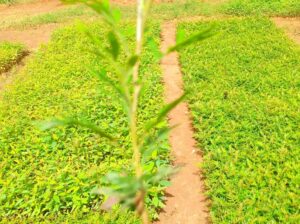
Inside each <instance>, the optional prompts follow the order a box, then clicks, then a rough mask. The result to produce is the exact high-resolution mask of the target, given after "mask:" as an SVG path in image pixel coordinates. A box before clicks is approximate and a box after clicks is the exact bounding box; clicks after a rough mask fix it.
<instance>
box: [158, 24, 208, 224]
mask: <svg viewBox="0 0 300 224" xmlns="http://www.w3.org/2000/svg"><path fill="white" fill-rule="evenodd" d="M175 36H176V25H175V23H174V22H166V23H165V24H164V25H163V28H162V50H166V49H167V47H168V46H170V45H173V44H175ZM161 66H162V70H163V74H164V83H165V98H166V101H167V102H171V101H173V100H175V99H177V98H178V97H180V96H181V95H182V94H183V90H182V86H183V81H182V74H181V71H180V65H179V62H178V55H177V53H173V54H170V55H168V56H167V57H165V58H164V59H163V60H162V62H161ZM168 118H169V124H170V126H173V125H177V124H179V125H180V126H179V127H177V128H175V129H173V130H172V131H171V134H170V138H169V141H170V144H171V148H172V154H173V156H174V165H175V166H180V167H181V169H180V171H179V172H178V173H177V174H176V175H175V176H174V177H173V178H172V180H171V181H172V185H171V187H169V188H168V189H167V190H166V194H167V201H166V207H165V208H164V210H163V211H162V212H161V214H160V217H159V221H158V222H156V223H157V224H187V223H188V224H204V223H205V224H206V223H209V221H208V219H209V210H208V200H207V198H206V196H205V195H204V191H205V187H204V183H203V181H202V174H201V171H200V169H199V163H200V162H201V161H202V157H201V155H200V154H199V152H200V151H199V149H197V148H196V141H195V140H194V138H193V135H194V132H193V127H192V122H191V120H190V117H189V109H188V106H187V104H186V103H181V104H180V105H178V106H177V107H176V108H175V109H174V110H173V111H172V112H171V113H170V114H169V117H168Z"/></svg>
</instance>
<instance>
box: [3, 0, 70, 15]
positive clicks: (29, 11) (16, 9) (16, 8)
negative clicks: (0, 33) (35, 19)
mask: <svg viewBox="0 0 300 224" xmlns="http://www.w3.org/2000/svg"><path fill="white" fill-rule="evenodd" d="M63 7H66V6H65V5H63V4H62V3H61V2H60V1H59V0H41V1H38V2H32V3H26V4H17V5H1V6H0V17H3V18H4V17H7V16H18V17H21V16H32V15H35V14H41V13H47V12H52V11H55V10H57V9H61V8H63Z"/></svg>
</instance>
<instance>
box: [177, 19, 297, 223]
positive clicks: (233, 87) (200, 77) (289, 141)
mask: <svg viewBox="0 0 300 224" xmlns="http://www.w3.org/2000/svg"><path fill="white" fill-rule="evenodd" d="M215 23H216V24H217V28H216V29H217V30H219V33H218V34H217V35H215V36H214V37H212V38H209V39H208V40H206V41H205V42H203V44H201V45H200V44H199V45H198V46H194V47H192V48H189V49H186V50H183V51H182V52H181V58H180V59H181V63H182V70H183V72H184V80H185V87H186V90H188V91H190V92H191V93H190V94H189V99H188V100H189V104H190V108H191V111H192V115H193V118H194V126H195V128H196V138H197V140H198V142H199V145H200V147H201V148H202V149H203V151H204V154H205V163H204V170H205V175H206V178H207V179H206V181H207V186H208V194H209V196H210V198H211V200H212V207H211V214H212V218H213V222H214V223H224V224H227V223H289V224H292V223H295V224H296V223H299V220H300V216H299V215H300V214H299V209H298V208H299V207H298V206H299V203H300V198H299V194H298V193H299V170H300V166H299V164H300V163H299V160H300V157H299V155H300V151H299V149H300V143H299V139H300V135H299V123H300V113H299V104H300V98H299V90H300V85H299V80H300V76H299V75H300V64H299V60H300V49H299V47H297V46H296V45H295V44H294V43H292V42H291V41H290V40H288V38H287V37H286V36H285V35H284V33H283V32H281V31H279V30H278V29H277V28H275V26H274V24H272V23H271V22H270V21H269V20H267V19H261V18H248V19H232V20H228V21H216V22H215ZM210 24H211V23H209V24H207V23H204V22H198V23H195V22H194V23H183V24H181V25H180V26H179V30H180V32H182V31H185V32H186V33H187V34H192V33H194V32H195V31H196V30H201V29H204V28H206V27H207V26H209V25H210Z"/></svg>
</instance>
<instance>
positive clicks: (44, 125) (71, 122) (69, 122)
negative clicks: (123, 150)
mask: <svg viewBox="0 0 300 224" xmlns="http://www.w3.org/2000/svg"><path fill="white" fill-rule="evenodd" d="M38 126H39V127H40V129H41V130H48V129H51V128H55V127H59V126H80V127H84V128H88V129H90V130H92V131H93V132H95V133H96V134H98V135H100V136H101V137H104V138H108V139H109V140H115V138H114V137H112V136H111V135H109V134H107V133H106V132H105V131H104V130H102V129H100V128H99V127H97V126H96V125H94V124H92V123H90V122H88V121H79V120H75V119H65V120H58V119H55V120H51V121H44V122H39V123H38Z"/></svg>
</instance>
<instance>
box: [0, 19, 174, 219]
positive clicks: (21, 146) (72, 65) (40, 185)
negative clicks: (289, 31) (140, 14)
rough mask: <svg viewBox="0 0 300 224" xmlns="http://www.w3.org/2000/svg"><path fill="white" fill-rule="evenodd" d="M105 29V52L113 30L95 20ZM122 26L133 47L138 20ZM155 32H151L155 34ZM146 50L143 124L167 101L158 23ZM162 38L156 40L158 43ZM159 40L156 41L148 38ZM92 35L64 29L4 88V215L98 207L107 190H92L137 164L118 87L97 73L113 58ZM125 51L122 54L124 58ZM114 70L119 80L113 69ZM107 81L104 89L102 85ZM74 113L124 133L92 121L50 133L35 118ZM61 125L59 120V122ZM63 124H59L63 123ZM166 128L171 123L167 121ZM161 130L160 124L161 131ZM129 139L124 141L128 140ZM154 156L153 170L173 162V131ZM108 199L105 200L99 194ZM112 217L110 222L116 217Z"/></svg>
mask: <svg viewBox="0 0 300 224" xmlns="http://www.w3.org/2000/svg"><path fill="white" fill-rule="evenodd" d="M89 30H91V32H93V34H96V35H98V37H99V38H100V44H101V45H102V49H99V50H100V51H102V52H103V51H105V50H106V49H107V47H109V42H107V41H105V39H106V38H105V37H106V35H107V34H108V29H107V28H106V27H104V26H103V25H100V24H91V25H89ZM121 30H122V32H123V33H124V35H125V36H126V38H128V39H129V41H130V43H131V44H132V45H131V46H129V47H130V48H132V47H133V44H134V26H133V25H132V24H131V23H126V24H123V25H122V27H121ZM149 37H151V38H149ZM146 40H147V41H146V49H148V50H145V51H144V53H143V55H142V57H141V68H140V72H141V77H142V79H143V81H144V89H143V94H142V96H141V102H140V104H141V107H142V108H143V110H141V112H140V113H139V114H138V116H139V122H140V123H141V125H143V124H145V123H146V122H147V121H148V120H151V119H153V118H154V117H153V116H154V115H155V114H157V113H158V111H159V108H160V107H161V106H162V105H163V100H162V95H163V94H162V90H163V88H162V83H161V77H160V68H159V65H158V64H157V63H155V60H154V59H153V58H154V54H153V52H152V51H151V50H149V49H153V43H155V45H156V48H157V49H158V43H159V28H158V26H157V25H156V24H153V25H151V26H150V27H149V30H148V31H147V33H146ZM153 41H154V42H153ZM148 42H149V43H150V42H151V48H150V47H149V45H148ZM87 48H90V49H92V48H93V44H92V42H91V40H90V39H89V38H88V37H87V36H86V35H85V34H83V33H82V32H79V31H78V29H77V26H75V25H74V26H71V27H67V28H64V29H62V30H60V31H57V32H56V33H55V34H54V35H53V40H52V41H51V43H50V44H49V45H48V46H46V47H43V48H42V49H40V51H39V52H38V53H37V54H36V55H35V57H34V58H33V60H32V61H30V62H29V64H28V65H27V66H26V68H25V71H24V72H23V73H22V74H20V75H19V76H18V78H17V80H16V81H15V82H14V84H13V85H12V86H11V87H10V88H9V89H8V90H7V91H6V92H4V93H3V97H2V98H3V99H2V100H1V102H0V132H1V135H0V148H1V151H0V154H1V155H0V169H1V171H3V172H1V175H0V189H1V198H0V204H1V206H0V217H1V218H4V217H12V216H16V215H17V216H20V217H22V218H24V217H27V216H29V217H33V218H32V219H35V218H36V219H40V218H41V217H43V216H45V217H47V216H49V217H53V216H54V217H56V216H57V218H58V219H59V217H61V216H62V213H68V212H69V213H74V212H78V211H80V212H81V213H83V214H84V213H89V212H90V211H91V209H98V208H99V204H100V203H101V200H102V199H103V198H102V196H98V195H94V194H91V191H92V189H93V188H95V187H97V185H101V184H102V183H103V181H102V180H101V177H103V176H104V175H105V174H106V173H107V172H108V171H131V156H132V154H131V151H130V150H128V148H129V147H130V141H129V139H128V128H127V126H126V125H125V124H126V122H127V118H126V114H125V113H124V111H123V109H122V106H121V104H120V102H118V101H117V100H115V98H118V96H117V93H116V92H115V91H112V88H111V87H110V86H108V85H107V84H106V83H103V82H102V81H99V79H98V78H97V77H96V76H94V74H92V73H91V71H90V70H89V69H88V68H93V69H94V70H99V69H105V70H106V71H111V70H112V71H113V69H112V68H110V67H109V63H108V61H107V60H106V59H103V60H101V61H99V60H98V59H97V60H96V57H95V55H94V54H93V53H92V52H85V49H87ZM123 56H124V55H123V53H122V55H120V57H123ZM108 75H109V76H110V77H111V78H112V79H113V80H114V79H115V78H116V77H114V75H113V73H111V72H109V73H108ZM99 85H100V88H99ZM66 116H68V117H69V116H71V117H73V118H74V119H75V120H76V119H77V118H83V119H84V120H86V121H87V122H91V123H94V124H96V125H97V126H99V127H101V128H102V129H103V130H104V131H105V133H107V134H109V135H112V136H114V137H117V139H118V140H117V141H118V142H117V143H116V144H109V142H108V141H107V140H105V139H104V138H99V137H97V136H96V135H95V134H93V133H91V132H90V131H89V130H88V129H87V128H82V127H77V126H76V127H74V126H70V127H59V128H56V129H53V130H50V131H47V132H43V131H39V130H38V129H37V128H36V127H34V126H33V125H30V124H31V122H32V121H35V120H47V118H53V117H66ZM51 125H53V124H51ZM56 125H57V123H56ZM160 125H162V127H163V126H164V124H163V123H162V124H160ZM155 136H156V131H153V137H155ZM121 146H122V147H121ZM153 147H154V150H153V151H152V153H151V154H150V157H151V160H149V161H148V162H146V163H145V164H144V166H145V167H144V168H145V169H147V170H148V171H149V172H156V170H157V168H158V167H160V166H161V165H163V164H166V163H168V159H167V158H168V144H167V141H166V138H163V139H161V140H160V141H159V142H158V143H156V144H154V146H153ZM164 184H165V183H164V182H162V183H158V184H156V185H154V186H153V187H152V188H151V189H150V196H149V197H148V198H147V201H148V203H149V204H150V205H151V207H152V208H154V207H159V206H161V204H157V203H156V201H157V200H159V201H160V203H161V199H162V196H163V195H162V192H161V189H162V188H161V187H162V186H163V185H164ZM99 199H100V201H99ZM108 223H109V222H108Z"/></svg>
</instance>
